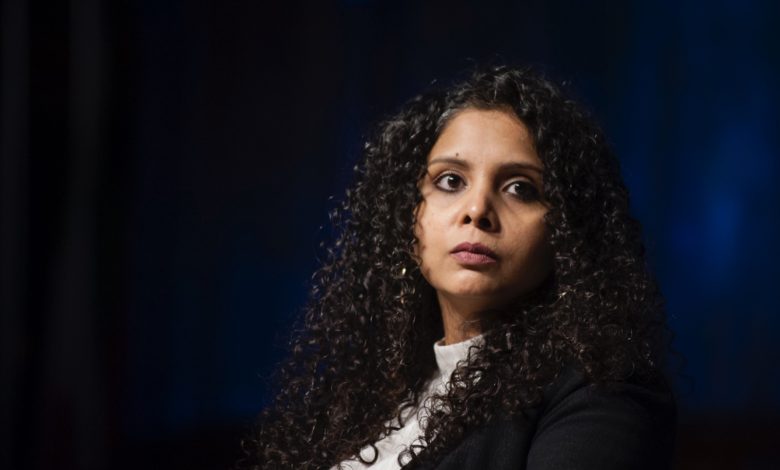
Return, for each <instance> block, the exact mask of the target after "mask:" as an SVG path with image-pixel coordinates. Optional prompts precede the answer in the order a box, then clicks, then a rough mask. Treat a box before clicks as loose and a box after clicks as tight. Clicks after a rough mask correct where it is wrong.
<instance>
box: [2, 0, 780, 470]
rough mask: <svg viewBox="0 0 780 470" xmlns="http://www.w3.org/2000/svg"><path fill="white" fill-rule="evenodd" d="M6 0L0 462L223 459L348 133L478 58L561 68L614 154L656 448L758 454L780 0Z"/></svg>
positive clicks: (771, 409) (774, 422)
mask: <svg viewBox="0 0 780 470" xmlns="http://www.w3.org/2000/svg"><path fill="white" fill-rule="evenodd" d="M1 15H2V16H1V21H2V23H1V25H2V36H1V39H0V52H1V53H2V61H1V63H0V66H1V67H2V69H0V83H2V90H1V91H2V94H1V95H0V100H1V101H0V104H1V108H2V115H1V118H2V121H1V127H0V138H1V140H0V149H1V150H0V151H1V155H2V158H1V162H2V163H1V164H2V166H1V167H0V185H1V186H0V237H1V238H0V263H1V267H2V271H1V275H2V277H1V278H0V302H1V303H0V322H1V323H0V367H1V369H0V468H3V469H28V468H29V469H42V468H53V467H57V468H59V469H102V468H112V469H125V468H128V469H129V468H168V469H184V468H188V469H192V468H227V467H229V466H230V465H231V464H232V463H233V462H234V461H235V459H236V458H237V457H238V456H239V455H240V448H239V440H240V438H241V436H242V435H244V434H245V433H246V432H247V431H248V429H249V426H250V425H251V423H252V422H253V420H254V418H255V416H256V414H257V413H258V412H259V411H260V409H261V408H262V407H263V405H264V403H265V402H266V400H267V399H268V396H267V395H268V394H267V377H268V374H269V373H270V372H271V370H272V369H273V367H274V365H275V364H276V363H277V361H279V360H280V359H281V357H282V355H283V351H284V344H285V339H286V336H287V334H288V332H289V326H290V323H291V321H292V319H293V318H295V316H296V315H297V314H298V312H299V311H300V309H301V308H302V307H303V304H304V301H305V298H306V293H307V283H308V280H309V278H310V275H311V274H312V272H313V270H314V269H315V268H316V266H317V256H318V254H320V253H321V251H320V249H319V247H318V244H319V242H320V241H321V240H324V239H326V238H327V236H328V235H329V233H330V232H329V229H328V225H327V224H328V216H327V212H328V210H329V209H330V208H332V207H333V205H334V204H335V200H338V199H339V198H340V197H341V195H342V194H343V191H344V188H345V186H346V185H347V184H348V182H349V181H350V177H351V167H352V165H353V163H354V161H355V159H356V158H357V157H358V155H359V151H360V148H361V145H362V142H363V140H364V138H365V137H364V136H365V135H366V133H367V132H368V131H369V130H370V129H371V127H372V125H373V124H375V123H376V122H377V121H378V120H379V119H381V118H382V117H384V116H387V115H388V114H390V113H392V112H394V111H395V110H397V109H398V107H399V106H400V105H401V103H403V102H404V101H406V100H407V99H409V98H411V97H412V96H413V95H415V94H416V93H418V92H420V91H422V90H423V89H425V88H426V87H427V86H428V85H429V84H430V83H431V82H432V81H434V80H436V81H439V82H448V81H450V80H452V79H454V78H457V77H462V76H463V73H464V72H466V71H468V70H469V69H470V68H471V67H472V66H473V65H474V64H478V63H484V62H486V61H495V60H498V61H507V62H510V63H514V64H531V65H536V66H537V67H539V68H540V69H541V70H543V71H545V72H546V73H547V74H548V76H550V77H551V78H554V79H555V80H557V81H559V82H561V81H565V82H567V83H569V84H570V90H571V91H572V92H573V93H574V94H575V95H576V96H577V97H578V98H579V99H580V100H581V101H583V102H584V103H585V105H586V106H587V107H588V108H589V109H590V110H591V111H592V112H593V113H594V114H595V116H596V117H597V118H598V120H599V121H600V122H601V124H602V125H603V127H604V128H605V131H606V134H607V136H608V137H609V138H610V140H611V142H612V145H613V146H614V148H615V150H616V152H617V154H618V155H619V156H620V158H621V161H622V165H623V174H624V177H625V180H626V182H627V184H628V186H629V189H630V190H631V193H632V204H633V211H634V214H635V215H636V216H637V217H638V218H639V219H640V221H642V223H643V224H644V230H645V238H646V241H647V247H648V250H649V257H650V262H651V264H652V267H653V269H654V270H655V272H656V273H657V275H658V277H659V280H660V283H661V286H662V288H663V291H664V294H665V295H666V298H667V304H668V312H669V321H670V324H671V326H672V328H673V329H674V330H675V332H676V339H675V347H676V349H677V350H679V351H680V352H681V353H682V354H683V355H684V356H685V358H686V362H685V363H684V364H682V367H683V369H682V370H681V372H680V373H679V374H678V376H677V383H676V388H677V392H678V396H679V406H680V427H679V434H678V440H677V457H676V465H677V468H681V469H689V468H690V469H699V468H701V469H705V468H706V469H719V468H724V469H725V468H729V469H731V468H750V469H765V468H766V469H768V468H780V448H779V447H778V444H780V373H779V372H780V371H779V370H778V364H779V363H780V341H779V340H780V318H778V315H777V314H778V308H777V300H776V297H777V292H778V286H777V282H778V280H780V276H778V271H779V269H780V268H778V261H779V260H780V257H779V256H778V251H779V250H778V243H777V240H778V239H779V238H780V229H779V228H778V221H777V215H778V213H779V212H778V209H780V207H778V206H780V204H778V201H780V197H779V196H780V195H779V194H778V185H777V184H776V183H775V179H776V178H778V176H779V175H780V172H779V171H778V170H779V168H778V166H779V165H780V163H779V162H778V156H777V149H778V148H780V147H779V146H778V139H780V133H779V132H778V127H777V126H778V124H777V123H778V118H780V115H779V113H778V105H780V99H779V98H780V96H779V94H780V92H779V91H778V85H779V84H780V33H778V31H780V30H779V29H778V26H780V25H778V19H780V3H778V2H775V1H770V0H766V1H752V2H744V1H743V2H737V1H726V0H721V1H710V2H694V1H690V0H685V1H674V2H671V1H590V2H586V1H573V0H571V1H564V0H554V1H552V0H548V1H542V0H533V1H525V2H523V1H495V0H490V1H488V0H483V1H480V2H467V1H463V0H449V1H438V0H437V1H425V2H421V1H411V0H410V1H400V0H398V1H378V0H376V1H371V0H342V1H312V2H277V3H275V4H273V3H271V2H258V1H251V0H243V1H238V0H234V1H223V2H216V1H214V2H203V1H198V2H193V1H185V0H168V1H160V0H136V1H128V0H112V1H108V0H81V1H76V0H70V1H67V0H62V1H58V2H53V1H41V0H29V1H24V0H4V1H3V2H2V11H1ZM330 198H334V199H333V200H331V199H330Z"/></svg>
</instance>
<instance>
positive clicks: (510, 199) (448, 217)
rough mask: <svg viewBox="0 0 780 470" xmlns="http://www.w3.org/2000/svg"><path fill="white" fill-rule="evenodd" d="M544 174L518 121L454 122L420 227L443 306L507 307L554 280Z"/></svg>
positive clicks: (465, 114)
mask: <svg viewBox="0 0 780 470" xmlns="http://www.w3.org/2000/svg"><path fill="white" fill-rule="evenodd" d="M541 171H542V163H541V161H540V160H539V157H538V156H537V154H536V151H535V150H534V146H533V142H532V138H531V136H530V135H529V133H528V130H527V129H526V127H525V125H524V124H523V123H522V122H521V121H520V120H519V119H518V118H517V117H516V116H515V115H514V114H512V113H508V112H505V111H499V110H478V109H472V108H467V109H464V110H462V111H459V112H458V113H457V114H456V115H455V116H454V117H452V118H451V119H450V121H449V123H448V124H447V125H446V126H445V128H444V130H443V131H442V133H441V135H440V136H439V138H438V140H437V141H436V143H435V144H434V146H433V149H431V152H430V154H429V155H428V169H427V174H426V175H425V176H424V177H423V179H422V180H421V181H420V190H421V193H422V196H423V201H422V202H421V203H420V205H419V206H418V208H417V213H416V224H415V235H416V236H417V241H418V243H417V245H416V250H415V252H416V253H415V254H416V255H417V256H418V258H419V261H420V269H421V272H422V274H423V276H424V277H425V279H426V280H427V281H428V282H429V283H430V284H431V285H432V286H433V287H434V288H435V289H436V291H437V294H438V297H439V300H440V303H441V302H447V303H449V304H451V305H455V304H457V303H465V305H468V306H469V307H470V308H476V309H480V310H482V309H488V308H495V307H502V306H506V305H507V304H508V303H510V302H511V301H513V300H515V299H517V298H518V297H520V296H522V295H523V294H526V293H528V292H530V291H531V290H533V289H534V288H535V287H537V286H538V285H539V284H540V283H541V282H542V281H543V280H544V278H545V277H546V276H547V275H548V274H549V272H550V269H551V260H552V255H551V250H550V248H549V245H548V243H547V238H546V237H547V234H546V227H545V224H544V221H543V217H544V215H545V213H546V212H547V207H545V205H544V203H543V198H542V173H541Z"/></svg>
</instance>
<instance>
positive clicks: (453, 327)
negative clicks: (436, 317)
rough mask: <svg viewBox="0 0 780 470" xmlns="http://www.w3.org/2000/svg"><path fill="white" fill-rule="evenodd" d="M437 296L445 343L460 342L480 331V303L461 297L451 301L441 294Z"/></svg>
mask: <svg viewBox="0 0 780 470" xmlns="http://www.w3.org/2000/svg"><path fill="white" fill-rule="evenodd" d="M438 298H439V308H440V310H441V322H442V326H443V327H444V344H445V345H447V344H455V343H460V342H461V341H466V340H467V339H470V338H473V337H475V336H477V335H479V334H480V333H482V322H481V316H482V315H481V310H482V309H481V308H480V307H481V305H480V304H477V303H476V302H469V301H467V300H462V299H458V300H457V301H453V299H450V298H448V297H446V296H442V295H439V296H438Z"/></svg>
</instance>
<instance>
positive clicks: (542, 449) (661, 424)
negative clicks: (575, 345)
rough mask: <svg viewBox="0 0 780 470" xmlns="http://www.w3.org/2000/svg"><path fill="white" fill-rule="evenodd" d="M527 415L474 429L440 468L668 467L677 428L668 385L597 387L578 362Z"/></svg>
mask: <svg viewBox="0 0 780 470" xmlns="http://www.w3.org/2000/svg"><path fill="white" fill-rule="evenodd" d="M527 417H528V419H527V420H519V419H517V420H509V419H507V420H502V421H497V422H494V423H492V424H489V425H486V426H483V427H480V428H478V429H476V430H475V431H473V432H472V433H470V434H468V435H467V436H466V437H465V439H464V440H463V441H462V442H461V443H460V444H459V445H458V446H457V447H456V448H455V449H453V450H452V452H450V453H448V454H447V455H446V456H445V457H444V458H443V459H441V460H440V461H439V462H438V463H436V464H428V465H421V466H419V468H421V469H435V470H456V469H457V470H469V469H474V470H510V469H511V470H524V469H527V470H551V469H552V470H558V469H566V470H577V469H583V470H584V469H599V470H610V469H667V468H670V467H671V463H672V454H673V452H674V440H675V432H676V426H677V408H676V405H675V400H674V395H673V393H672V391H671V389H670V387H669V386H668V384H667V383H666V382H663V383H658V384H657V385H653V386H646V385H645V386H640V385H636V384H630V383H622V384H616V385H615V386H614V387H610V389H609V390H608V389H606V388H603V387H596V386H595V385H593V384H589V383H587V382H586V381H585V379H584V378H583V374H582V373H581V372H580V371H578V370H576V369H575V368H573V367H569V368H567V369H565V370H564V372H563V373H562V374H561V377H560V378H559V380H557V381H556V382H555V383H554V384H552V385H551V386H549V387H547V389H546V390H545V394H544V399H543V401H542V403H541V404H540V405H539V406H537V407H535V408H534V409H532V410H530V411H529V412H528V414H527Z"/></svg>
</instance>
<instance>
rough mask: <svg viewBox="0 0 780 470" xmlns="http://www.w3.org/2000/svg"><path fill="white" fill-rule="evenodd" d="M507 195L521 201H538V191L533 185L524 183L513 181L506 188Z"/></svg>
mask: <svg viewBox="0 0 780 470" xmlns="http://www.w3.org/2000/svg"><path fill="white" fill-rule="evenodd" d="M507 190H508V191H509V194H511V195H513V196H515V197H517V198H519V199H521V200H523V201H535V200H537V199H539V191H538V190H537V189H536V187H535V186H534V185H532V184H531V183H528V182H526V181H513V182H512V183H510V184H509V186H507Z"/></svg>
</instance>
